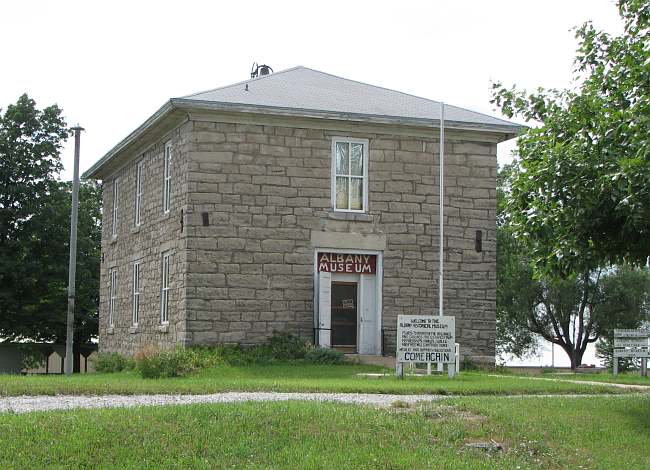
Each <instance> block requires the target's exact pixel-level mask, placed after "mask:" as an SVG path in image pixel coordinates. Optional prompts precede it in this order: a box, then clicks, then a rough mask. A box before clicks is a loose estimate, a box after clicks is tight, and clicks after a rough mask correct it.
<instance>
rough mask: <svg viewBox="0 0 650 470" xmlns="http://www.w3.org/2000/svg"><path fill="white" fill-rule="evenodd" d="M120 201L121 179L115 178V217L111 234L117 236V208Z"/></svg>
mask: <svg viewBox="0 0 650 470" xmlns="http://www.w3.org/2000/svg"><path fill="white" fill-rule="evenodd" d="M119 201H120V180H119V179H118V178H115V179H114V180H113V219H112V226H111V235H112V236H114V237H115V236H117V210H118V207H119Z"/></svg>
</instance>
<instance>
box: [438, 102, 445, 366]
mask: <svg viewBox="0 0 650 470" xmlns="http://www.w3.org/2000/svg"><path fill="white" fill-rule="evenodd" d="M439 153H440V158H439V159H438V162H439V164H440V168H439V169H438V174H439V176H440V182H439V187H440V195H439V204H440V207H439V210H438V212H439V217H438V219H439V221H438V222H439V224H440V227H439V233H440V240H439V243H438V258H439V263H440V264H439V268H438V315H439V316H442V315H443V301H444V267H445V261H444V259H445V258H444V257H445V249H444V240H445V239H444V230H445V224H444V216H445V172H444V168H445V103H443V102H442V101H441V102H440V152H439ZM443 369H444V364H443V363H442V362H439V363H438V372H442V371H443Z"/></svg>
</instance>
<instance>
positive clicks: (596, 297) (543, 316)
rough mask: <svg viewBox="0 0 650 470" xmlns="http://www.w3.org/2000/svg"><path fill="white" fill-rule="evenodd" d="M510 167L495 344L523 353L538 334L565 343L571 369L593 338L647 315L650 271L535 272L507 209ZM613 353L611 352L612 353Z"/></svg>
mask: <svg viewBox="0 0 650 470" xmlns="http://www.w3.org/2000/svg"><path fill="white" fill-rule="evenodd" d="M510 175H511V167H505V168H501V169H500V171H499V178H498V182H499V185H498V188H497V198H498V211H499V213H498V217H497V224H498V225H497V348H498V351H499V352H500V353H507V354H512V355H514V356H516V357H523V356H525V355H526V354H528V353H530V352H534V351H535V350H536V348H537V347H538V346H539V339H540V338H543V339H545V340H546V341H549V342H551V343H554V344H556V345H558V346H559V347H560V348H562V349H563V350H564V351H565V353H566V354H567V356H568V357H569V360H570V361H571V366H572V368H575V367H576V366H578V365H580V364H581V363H582V357H583V355H584V353H585V351H586V349H587V346H588V345H589V344H590V343H594V342H596V341H597V340H598V339H599V338H605V341H604V342H603V344H606V341H607V340H608V338H609V340H610V342H611V332H612V330H613V328H615V327H618V328H632V327H636V326H637V325H639V323H640V322H641V321H642V320H643V319H644V318H647V316H648V298H649V295H650V274H648V273H647V272H646V271H645V270H640V269H635V268H632V267H621V268H617V269H598V268H597V269H594V270H591V271H588V272H587V273H586V274H580V275H578V274H573V275H558V274H556V273H554V272H550V273H549V272H546V271H536V270H535V269H534V264H533V260H532V256H531V254H530V252H529V248H528V245H527V244H524V243H519V240H518V239H517V238H515V237H514V235H513V233H512V230H511V227H510V226H509V225H508V218H507V217H506V215H507V214H506V213H505V207H506V206H505V203H504V200H505V199H506V198H507V193H508V191H509V188H510V184H509V177H510ZM610 355H611V352H610Z"/></svg>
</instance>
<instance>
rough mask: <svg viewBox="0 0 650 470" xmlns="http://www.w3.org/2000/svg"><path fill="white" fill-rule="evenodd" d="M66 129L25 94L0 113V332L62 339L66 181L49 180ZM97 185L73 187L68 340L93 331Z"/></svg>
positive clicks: (53, 110) (80, 341) (55, 111)
mask: <svg viewBox="0 0 650 470" xmlns="http://www.w3.org/2000/svg"><path fill="white" fill-rule="evenodd" d="M68 134H69V133H68V130H67V127H66V123H65V121H64V119H63V118H62V117H61V110H60V109H59V108H58V107H57V106H56V105H55V106H50V107H48V108H45V109H44V110H38V109H37V108H36V104H35V103H34V101H33V100H31V99H29V98H28V97H27V96H26V95H23V96H21V97H20V98H19V100H18V102H17V103H16V104H15V105H11V106H9V107H8V108H7V111H6V112H5V113H4V115H2V116H0V188H2V189H1V192H0V338H4V339H5V340H15V339H29V340H33V341H47V342H49V341H54V342H62V341H64V340H65V319H66V310H67V283H68V275H67V273H68V252H69V251H68V250H69V227H70V208H71V184H70V183H64V182H59V181H57V180H56V176H57V173H58V172H59V171H60V170H61V162H60V152H61V148H62V145H63V142H64V140H65V139H66V138H67V137H68ZM100 199H101V193H100V188H99V187H98V186H97V185H96V184H94V183H84V184H82V185H81V188H80V198H79V200H80V204H79V232H78V245H77V246H78V257H77V279H78V280H81V281H82V282H77V292H76V302H75V347H76V350H77V351H78V350H79V347H80V346H82V345H84V344H88V342H89V341H90V339H91V338H92V337H94V336H96V334H97V305H98V300H99V299H98V297H99V258H100V246H101V227H100V223H101V214H100V207H101V206H100V204H101V201H100Z"/></svg>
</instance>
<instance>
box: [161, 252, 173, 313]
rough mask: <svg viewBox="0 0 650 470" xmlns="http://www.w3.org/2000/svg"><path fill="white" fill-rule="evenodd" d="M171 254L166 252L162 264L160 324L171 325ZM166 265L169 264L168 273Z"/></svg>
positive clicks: (163, 254)
mask: <svg viewBox="0 0 650 470" xmlns="http://www.w3.org/2000/svg"><path fill="white" fill-rule="evenodd" d="M171 256H172V254H171V252H170V251H165V252H163V253H162V258H161V264H160V324H161V325H169V291H170V290H171V288H170V287H169V284H170V277H171ZM165 263H167V266H166V267H167V271H166V272H165Z"/></svg>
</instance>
